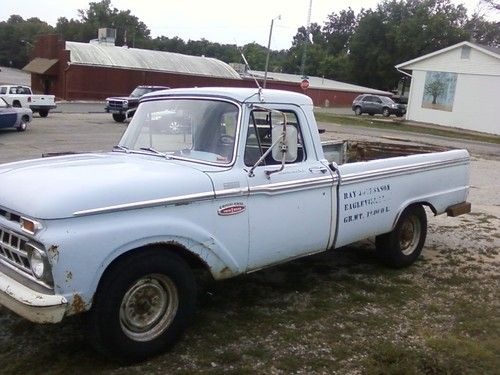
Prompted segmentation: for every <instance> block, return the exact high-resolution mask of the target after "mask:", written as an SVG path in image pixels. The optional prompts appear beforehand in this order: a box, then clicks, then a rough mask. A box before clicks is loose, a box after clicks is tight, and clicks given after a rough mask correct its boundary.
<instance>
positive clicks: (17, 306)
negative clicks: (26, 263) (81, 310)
mask: <svg viewBox="0 0 500 375" xmlns="http://www.w3.org/2000/svg"><path fill="white" fill-rule="evenodd" d="M0 305H2V306H5V307H6V308H8V309H9V310H11V311H13V312H15V313H16V314H18V315H20V316H22V317H23V318H26V319H28V320H30V321H32V322H35V323H58V322H60V321H61V320H62V319H63V317H64V314H65V313H66V306H67V301H66V298H64V297H63V296H60V295H50V294H43V293H39V292H35V291H34V290H32V289H30V288H28V287H27V286H24V285H23V284H21V283H19V282H18V281H16V280H14V279H12V278H10V277H8V276H6V275H4V274H2V273H0Z"/></svg>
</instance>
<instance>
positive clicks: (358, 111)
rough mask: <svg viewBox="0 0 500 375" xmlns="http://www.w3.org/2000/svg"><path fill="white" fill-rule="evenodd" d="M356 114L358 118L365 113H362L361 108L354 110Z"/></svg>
mask: <svg viewBox="0 0 500 375" xmlns="http://www.w3.org/2000/svg"><path fill="white" fill-rule="evenodd" d="M354 113H355V114H356V116H359V115H361V114H362V113H363V111H361V107H359V106H358V107H356V108H354Z"/></svg>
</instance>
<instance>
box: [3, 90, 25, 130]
mask: <svg viewBox="0 0 500 375" xmlns="http://www.w3.org/2000/svg"><path fill="white" fill-rule="evenodd" d="M32 119H33V111H32V110H31V109H29V108H16V107H13V106H11V105H10V104H9V103H7V102H6V101H5V100H4V99H3V98H0V129H5V128H16V129H17V131H19V132H23V131H25V130H26V128H27V126H28V123H29V122H30V121H31V120H32Z"/></svg>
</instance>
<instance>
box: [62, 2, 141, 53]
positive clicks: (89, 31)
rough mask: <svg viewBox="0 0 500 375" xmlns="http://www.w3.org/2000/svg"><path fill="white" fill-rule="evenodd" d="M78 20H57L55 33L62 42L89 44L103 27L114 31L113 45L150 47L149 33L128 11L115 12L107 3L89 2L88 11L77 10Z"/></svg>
mask: <svg viewBox="0 0 500 375" xmlns="http://www.w3.org/2000/svg"><path fill="white" fill-rule="evenodd" d="M78 16H79V19H76V20H75V19H71V20H68V19H66V18H65V17H61V18H59V19H58V21H57V24H56V32H58V33H59V34H61V36H62V37H63V39H65V40H71V41H75V42H85V43H86V42H89V41H90V40H91V39H96V38H97V30H98V29H99V28H103V27H109V28H113V29H116V45H118V46H122V45H125V44H126V45H128V46H130V47H138V48H147V47H149V46H150V45H151V37H150V34H151V32H150V30H149V29H148V27H147V26H146V24H145V23H144V22H142V21H140V20H139V19H138V18H137V17H136V16H134V15H133V14H132V13H131V12H130V10H119V9H117V8H114V7H113V6H112V4H111V1H110V0H102V1H100V2H90V3H89V8H88V9H79V10H78Z"/></svg>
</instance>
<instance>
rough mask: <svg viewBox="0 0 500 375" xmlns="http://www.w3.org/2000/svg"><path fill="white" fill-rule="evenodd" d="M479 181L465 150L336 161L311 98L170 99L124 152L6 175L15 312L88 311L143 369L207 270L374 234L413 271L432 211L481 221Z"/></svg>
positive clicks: (140, 119) (101, 333) (193, 92)
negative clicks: (473, 195) (474, 188)
mask: <svg viewBox="0 0 500 375" xmlns="http://www.w3.org/2000/svg"><path fill="white" fill-rule="evenodd" d="M171 121H181V122H182V127H180V129H181V130H180V131H175V132H172V131H171V126H170V125H171V124H170V122H171ZM468 184H469V154H468V153H467V151H465V150H453V151H446V152H439V153H428V154H419V155H412V156H404V157H393V158H388V159H383V160H373V161H369V162H350V163H345V164H342V165H339V164H338V163H336V162H334V161H328V160H327V159H326V158H325V156H324V152H323V149H322V144H321V142H320V137H319V133H318V129H317V125H316V121H315V119H314V115H313V105H312V102H311V99H310V98H308V97H307V96H304V95H301V94H296V93H291V92H285V91H275V90H263V91H262V90H257V89H237V88H193V89H174V90H166V91H158V92H155V93H151V94H148V95H146V96H144V97H143V98H142V99H141V103H140V105H139V107H138V110H137V112H136V114H135V116H134V117H133V120H132V121H131V123H130V125H129V126H128V128H127V130H126V132H125V134H124V135H123V138H122V139H121V141H120V142H119V144H118V145H117V146H116V147H115V148H114V150H113V151H112V152H109V153H99V154H79V155H67V156H57V157H52V158H47V159H38V160H28V161H21V162H15V163H10V164H4V165H0V304H2V305H4V306H6V307H7V308H8V309H10V310H12V311H14V312H16V313H17V314H19V315H21V316H23V317H25V318H27V319H29V320H31V321H34V322H40V323H46V322H60V321H61V320H63V318H65V317H66V316H69V315H73V314H77V313H82V312H85V311H89V312H90V313H89V319H88V321H89V334H90V337H91V339H92V342H93V343H94V344H96V345H97V346H98V347H99V348H101V349H103V350H105V351H107V352H108V353H110V354H112V355H114V356H117V357H121V358H126V359H127V360H140V359H143V358H145V357H147V356H150V355H154V354H157V353H159V352H161V351H164V350H165V349H166V348H168V347H169V346H171V345H172V344H173V343H174V342H175V341H176V340H177V339H178V338H179V336H180V334H181V332H182V331H183V329H184V328H185V327H186V325H187V324H188V322H189V318H190V316H191V314H192V313H193V309H194V307H195V301H196V284H195V278H194V277H193V269H196V268H203V269H205V270H207V271H208V272H209V273H210V274H211V275H212V276H213V278H214V279H216V280H218V279H226V278H230V277H233V276H236V275H240V274H244V273H249V272H254V271H257V270H259V269H262V268H264V267H269V266H272V265H274V264H277V263H281V262H285V261H288V260H290V259H294V258H298V257H302V256H306V255H309V254H313V253H317V252H321V251H325V250H328V249H332V248H338V247H341V246H344V245H347V244H350V243H353V242H355V241H358V240H362V239H366V238H369V237H375V238H376V251H377V252H378V253H379V254H380V257H381V259H382V260H383V261H384V262H385V263H386V264H388V265H390V266H393V267H405V266H409V265H411V264H412V263H413V262H414V261H415V260H416V259H417V258H418V257H419V255H420V253H421V251H422V248H423V246H424V241H425V238H426V233H427V220H426V213H425V211H424V207H425V206H426V207H429V208H430V210H432V212H433V213H434V214H436V215H438V214H443V213H447V214H448V215H451V216H456V215H459V214H463V213H467V212H470V204H469V203H467V202H466V199H467V194H468V190H469V186H468ZM33 191H36V192H37V194H35V195H33V194H32V192H33Z"/></svg>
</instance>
